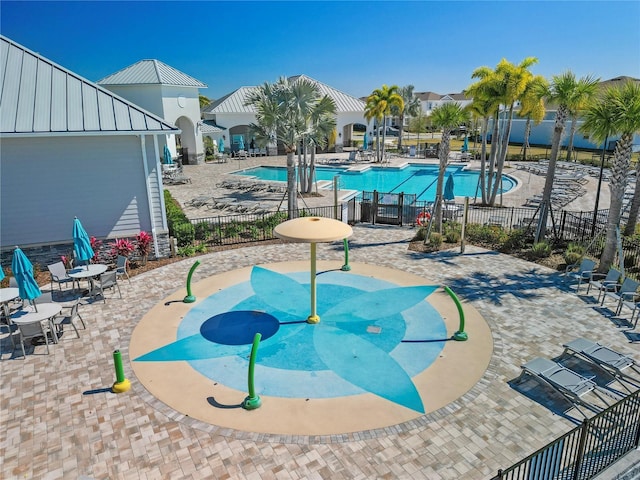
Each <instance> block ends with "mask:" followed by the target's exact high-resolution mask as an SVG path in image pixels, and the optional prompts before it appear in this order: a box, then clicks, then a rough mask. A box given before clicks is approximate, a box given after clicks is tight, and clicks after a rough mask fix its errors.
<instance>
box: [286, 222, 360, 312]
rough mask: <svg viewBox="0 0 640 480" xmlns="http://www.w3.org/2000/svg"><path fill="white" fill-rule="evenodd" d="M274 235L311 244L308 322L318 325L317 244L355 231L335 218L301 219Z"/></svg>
mask: <svg viewBox="0 0 640 480" xmlns="http://www.w3.org/2000/svg"><path fill="white" fill-rule="evenodd" d="M273 233H274V234H275V236H276V237H278V238H282V239H283V240H290V241H292V242H302V243H310V244H311V313H310V314H309V316H308V317H307V322H308V323H318V322H319V321H320V317H319V316H318V315H317V313H316V243H318V242H333V241H335V240H342V239H345V238H347V237H350V236H351V235H352V234H353V229H352V228H351V227H350V226H349V225H348V224H346V223H344V222H341V221H340V220H334V219H333V218H324V217H300V218H294V219H293V220H287V221H286V222H283V223H281V224H280V225H278V226H277V227H276V228H274V229H273Z"/></svg>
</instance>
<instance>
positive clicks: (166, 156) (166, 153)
mask: <svg viewBox="0 0 640 480" xmlns="http://www.w3.org/2000/svg"><path fill="white" fill-rule="evenodd" d="M164 163H165V164H166V165H171V164H172V163H173V159H172V158H171V150H169V146H168V145H166V144H165V146H164Z"/></svg>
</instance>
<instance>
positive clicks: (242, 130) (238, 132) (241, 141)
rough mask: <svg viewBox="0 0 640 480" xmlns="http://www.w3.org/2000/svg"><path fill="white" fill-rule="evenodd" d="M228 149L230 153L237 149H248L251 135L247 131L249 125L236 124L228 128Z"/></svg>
mask: <svg viewBox="0 0 640 480" xmlns="http://www.w3.org/2000/svg"><path fill="white" fill-rule="evenodd" d="M229 137H230V138H229V149H230V150H231V153H236V152H237V151H239V150H248V149H249V144H250V143H251V140H252V137H251V135H250V133H249V125H236V126H235V127H231V128H230V129H229Z"/></svg>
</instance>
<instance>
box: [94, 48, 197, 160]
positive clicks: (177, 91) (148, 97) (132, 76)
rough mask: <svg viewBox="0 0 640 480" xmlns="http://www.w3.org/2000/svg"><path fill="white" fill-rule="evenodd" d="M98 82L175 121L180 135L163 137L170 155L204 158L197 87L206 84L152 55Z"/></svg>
mask: <svg viewBox="0 0 640 480" xmlns="http://www.w3.org/2000/svg"><path fill="white" fill-rule="evenodd" d="M97 83H98V85H101V86H103V87H105V88H106V89H108V90H109V91H111V92H114V93H117V94H118V95H120V96H122V97H124V98H126V99H127V100H129V101H131V102H134V103H135V104H137V105H141V106H142V107H144V108H145V109H147V110H148V111H150V112H153V113H155V114H156V115H158V116H159V117H161V118H163V119H164V120H165V121H166V122H170V123H173V124H175V125H177V126H178V128H179V129H180V131H181V133H180V135H178V136H174V135H169V136H168V137H167V140H166V144H167V146H168V147H169V151H170V152H171V154H172V156H173V157H175V156H180V157H181V158H182V161H183V162H184V163H187V164H197V163H202V162H204V156H205V152H204V144H203V142H202V133H204V132H203V131H201V127H202V126H203V124H202V122H201V121H200V119H201V115H200V98H199V97H200V94H199V90H198V89H200V88H206V87H207V85H206V84H204V83H202V82H201V81H199V80H196V79H195V78H193V77H191V76H189V75H187V74H186V73H183V72H181V71H179V70H176V69H175V68H173V67H171V66H169V65H167V64H165V63H163V62H161V61H160V60H153V59H151V60H140V61H138V62H136V63H134V64H133V65H129V66H128V67H125V68H123V69H122V70H119V71H117V72H115V73H113V74H111V75H108V76H106V77H104V78H103V79H101V80H98V82H97ZM163 146H164V145H163Z"/></svg>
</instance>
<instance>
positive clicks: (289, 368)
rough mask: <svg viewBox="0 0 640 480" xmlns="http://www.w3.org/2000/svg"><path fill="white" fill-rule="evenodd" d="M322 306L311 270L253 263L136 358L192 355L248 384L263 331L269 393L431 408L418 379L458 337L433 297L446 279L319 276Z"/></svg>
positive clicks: (200, 365)
mask: <svg viewBox="0 0 640 480" xmlns="http://www.w3.org/2000/svg"><path fill="white" fill-rule="evenodd" d="M317 281H318V284H317V295H318V313H319V315H320V316H321V318H322V320H321V321H320V323H318V324H315V325H312V324H309V323H307V322H306V321H305V319H306V317H307V316H308V313H309V310H308V308H309V295H310V290H309V288H310V287H309V272H293V273H290V274H281V273H277V272H275V271H271V270H269V269H265V268H262V267H253V270H252V273H251V279H250V281H247V282H242V283H239V284H236V285H233V286H230V287H228V288H225V289H223V290H221V291H218V292H216V293H214V294H212V295H210V296H209V297H207V298H204V299H202V300H201V301H200V302H199V303H198V304H194V307H193V308H192V309H191V310H190V311H189V312H188V313H187V315H185V316H184V318H183V319H182V320H181V323H180V326H179V327H178V332H177V338H176V341H174V342H171V343H169V344H166V345H164V346H162V347H160V348H158V349H156V350H153V351H151V352H148V353H146V354H144V355H142V356H140V357H138V358H136V359H134V361H136V362H167V361H187V362H189V364H190V365H191V366H192V367H193V368H194V369H195V370H197V371H198V372H200V373H201V374H202V375H204V376H205V377H208V378H210V379H211V380H212V381H214V382H221V383H222V384H224V385H226V386H228V387H231V388H235V389H237V390H240V391H242V390H244V388H245V387H246V381H247V373H246V372H247V368H248V359H249V354H250V352H251V344H252V339H253V336H254V334H255V333H256V332H259V333H261V334H262V341H261V343H260V347H259V351H258V357H257V363H256V386H257V391H258V393H260V394H264V395H271V396H279V397H289V398H335V397H342V396H349V395H358V394H362V393H367V392H368V393H373V394H375V395H377V396H379V397H381V398H384V399H386V400H388V401H390V402H393V403H396V404H399V405H402V406H405V407H407V408H410V409H412V410H415V411H417V412H420V413H424V405H423V403H422V399H421V397H420V394H419V392H418V389H417V387H416V386H415V384H414V383H413V377H414V376H416V375H418V374H419V373H420V372H422V371H424V370H425V369H427V368H428V367H429V366H430V365H431V364H432V363H433V362H434V361H435V360H436V359H437V358H438V356H439V355H440V353H441V351H442V349H443V347H444V343H445V342H446V341H447V340H448V337H447V328H446V326H445V324H444V321H443V319H442V317H441V316H440V314H439V313H438V312H437V310H435V308H433V307H432V306H431V305H430V304H429V303H428V301H427V300H426V297H428V296H429V295H430V294H431V293H432V292H433V291H435V290H436V288H438V286H437V285H418V286H410V287H399V286H397V285H395V284H393V283H390V282H387V281H385V280H381V279H376V278H371V277H368V276H362V275H356V274H353V273H345V272H341V271H334V270H330V271H326V272H321V273H320V274H318V276H317Z"/></svg>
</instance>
